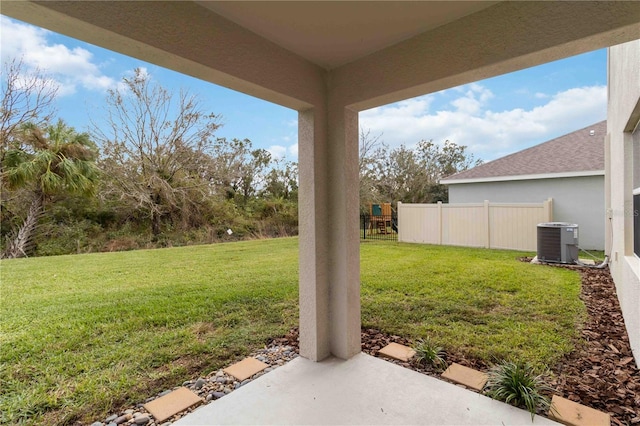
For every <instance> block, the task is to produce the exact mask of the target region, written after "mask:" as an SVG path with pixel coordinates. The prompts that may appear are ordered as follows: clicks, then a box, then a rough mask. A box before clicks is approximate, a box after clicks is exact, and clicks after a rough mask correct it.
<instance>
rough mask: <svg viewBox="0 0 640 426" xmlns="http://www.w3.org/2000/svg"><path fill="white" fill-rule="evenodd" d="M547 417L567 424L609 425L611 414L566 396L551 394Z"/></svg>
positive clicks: (579, 425) (580, 425)
mask: <svg viewBox="0 0 640 426" xmlns="http://www.w3.org/2000/svg"><path fill="white" fill-rule="evenodd" d="M549 418H550V419H552V420H555V421H558V422H560V423H562V424H565V425H567V426H587V425H588V426H609V425H610V424H611V416H610V415H609V414H607V413H603V412H602V411H598V410H596V409H593V408H590V407H586V406H584V405H581V404H578V403H577V402H573V401H570V400H568V399H566V398H562V397H559V396H557V395H553V398H551V410H549Z"/></svg>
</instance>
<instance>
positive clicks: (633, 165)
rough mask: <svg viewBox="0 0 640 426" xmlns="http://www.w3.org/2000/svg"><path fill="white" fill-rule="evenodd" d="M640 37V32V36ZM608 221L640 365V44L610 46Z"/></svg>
mask: <svg viewBox="0 0 640 426" xmlns="http://www.w3.org/2000/svg"><path fill="white" fill-rule="evenodd" d="M638 35H639V36H640V33H639V34H638ZM608 56H609V67H608V69H609V105H608V111H607V114H608V121H607V138H606V139H605V150H606V152H607V156H606V158H607V162H606V170H607V182H606V192H605V194H606V206H607V217H610V218H611V229H612V232H611V236H610V235H609V233H607V247H611V249H610V251H609V252H610V254H611V262H610V264H609V267H610V268H611V275H612V276H613V280H614V281H615V283H616V293H617V294H618V300H619V301H620V307H621V309H622V316H623V317H624V324H625V326H626V327H627V332H628V334H629V343H630V344H631V350H632V351H633V355H634V357H635V359H636V362H637V363H640V40H636V41H632V42H629V43H625V44H621V45H618V46H614V47H611V48H609V55H608Z"/></svg>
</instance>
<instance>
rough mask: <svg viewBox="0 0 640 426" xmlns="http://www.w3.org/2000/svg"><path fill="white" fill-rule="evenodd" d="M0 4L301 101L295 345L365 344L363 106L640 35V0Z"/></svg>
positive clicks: (319, 351)
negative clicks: (360, 229)
mask: <svg viewBox="0 0 640 426" xmlns="http://www.w3.org/2000/svg"><path fill="white" fill-rule="evenodd" d="M0 7H1V12H2V13H3V14H5V15H8V16H11V17H14V18H17V19H20V20H23V21H26V22H29V23H31V24H35V25H38V26H41V27H44V28H47V29H50V30H53V31H56V32H59V33H61V34H65V35H67V36H71V37H75V38H77V39H80V40H83V41H86V42H89V43H93V44H96V45H98V46H101V47H104V48H107V49H111V50H114V51H117V52H120V53H123V54H126V55H129V56H132V57H135V58H139V59H142V60H145V61H148V62H151V63H154V64H157V65H160V66H164V67H167V68H170V69H173V70H175V71H178V72H182V73H185V74H188V75H191V76H194V77H198V78H201V79H203V80H206V81H210V82H212V83H216V84H219V85H222V86H226V87H228V88H231V89H234V90H238V91H241V92H244V93H247V94H249V95H253V96H256V97H259V98H262V99H265V100H268V101H271V102H274V103H277V104H281V105H283V106H286V107H289V108H293V109H296V110H297V111H298V113H299V115H298V144H299V175H300V183H299V188H300V192H299V193H300V195H299V222H300V350H301V354H302V355H303V356H304V357H306V358H308V359H311V360H314V361H319V360H322V359H325V358H327V357H329V356H331V355H334V356H336V357H338V358H342V359H349V358H351V357H353V356H354V355H356V354H358V353H359V352H360V269H359V268H360V264H359V261H360V257H359V235H358V211H359V205H358V200H359V197H358V192H359V186H358V180H359V175H358V130H359V129H358V112H359V111H362V110H364V109H367V108H372V107H375V106H379V105H383V104H387V103H390V102H393V101H398V100H401V99H406V98H410V97H413V96H418V95H423V94H427V93H431V92H435V91H438V90H442V89H446V88H449V87H453V86H456V85H460V84H464V83H469V82H472V81H476V80H480V79H483V78H487V77H491V76H495V75H498V74H501V73H506V72H510V71H515V70H518V69H522V68H526V67H530V66H534V65H538V64H541V63H544V62H548V61H552V60H556V59H560V58H563V57H567V56H570V55H575V54H579V53H582V52H586V51H590V50H594V49H599V48H603V47H607V46H611V45H615V44H619V43H623V42H626V41H629V40H634V39H638V38H640V2H626V1H622V2H609V1H604V2H591V1H578V2H570V1H562V2H530V1H517V2H451V3H450V2H405V1H387V2H376V1H371V2H369V1H360V2H335V1H334V2H332V1H326V2H325V1H319V2H318V1H300V2H271V1H258V2H242V1H239V2H215V1H214V2H208V1H198V2H194V1H11V0H8V1H7V0H4V1H2V3H1V5H0Z"/></svg>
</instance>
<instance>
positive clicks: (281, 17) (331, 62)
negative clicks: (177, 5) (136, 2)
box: [197, 1, 498, 69]
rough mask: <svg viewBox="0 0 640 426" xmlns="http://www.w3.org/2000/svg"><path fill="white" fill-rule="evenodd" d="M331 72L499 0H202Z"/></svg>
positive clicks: (240, 23)
mask: <svg viewBox="0 0 640 426" xmlns="http://www.w3.org/2000/svg"><path fill="white" fill-rule="evenodd" d="M197 3H198V4H200V5H202V6H204V7H206V8H208V9H210V10H212V11H213V12H215V13H216V14H219V15H220V16H223V17H224V18H226V19H228V20H230V21H233V22H235V23H236V24H238V25H240V26H242V27H245V28H246V29H248V30H249V31H252V32H254V33H256V34H258V35H260V36H262V37H264V38H266V39H268V40H270V41H272V42H274V43H276V44H278V45H280V46H281V47H283V48H285V49H287V50H289V51H291V52H293V53H295V54H297V55H299V56H301V57H303V58H305V59H307V60H309V61H311V62H313V63H315V64H317V65H319V66H321V67H323V68H326V69H333V68H337V67H339V66H341V65H344V64H346V63H349V62H352V61H355V60H357V59H359V58H362V57H364V56H367V55H369V54H371V53H373V52H376V51H378V50H380V49H383V48H385V47H388V46H391V45H394V44H396V43H398V42H400V41H403V40H406V39H408V38H411V37H413V36H415V35H418V34H420V33H423V32H425V31H428V30H431V29H433V28H436V27H439V26H441V25H444V24H447V23H449V22H453V21H455V20H457V19H460V18H462V17H464V16H467V15H470V14H472V13H475V12H477V11H479V10H482V9H485V8H487V7H489V6H492V5H494V4H496V3H498V2H497V1H455V2H451V1H374V2H369V1H367V2H364V1H344V2H342V1H295V2H293V1H198V2H197Z"/></svg>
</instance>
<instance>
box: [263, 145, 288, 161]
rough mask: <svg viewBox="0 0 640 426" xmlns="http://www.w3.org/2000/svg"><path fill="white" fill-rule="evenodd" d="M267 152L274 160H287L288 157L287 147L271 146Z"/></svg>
mask: <svg viewBox="0 0 640 426" xmlns="http://www.w3.org/2000/svg"><path fill="white" fill-rule="evenodd" d="M267 151H268V152H269V153H270V154H271V156H272V157H273V158H278V159H280V158H285V157H286V156H287V147H286V146H282V145H271V146H270V147H269V148H267Z"/></svg>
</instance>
